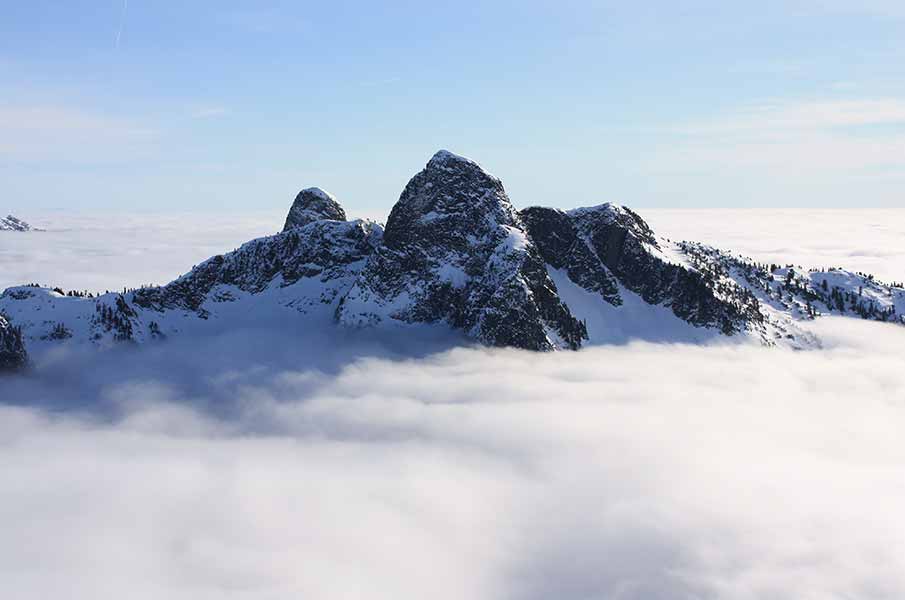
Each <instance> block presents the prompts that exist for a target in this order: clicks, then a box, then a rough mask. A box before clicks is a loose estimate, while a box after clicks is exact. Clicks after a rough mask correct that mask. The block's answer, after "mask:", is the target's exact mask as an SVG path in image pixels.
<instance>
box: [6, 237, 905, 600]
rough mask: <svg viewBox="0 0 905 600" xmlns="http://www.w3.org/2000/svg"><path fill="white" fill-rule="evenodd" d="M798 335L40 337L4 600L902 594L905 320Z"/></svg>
mask: <svg viewBox="0 0 905 600" xmlns="http://www.w3.org/2000/svg"><path fill="white" fill-rule="evenodd" d="M728 229H731V228H728ZM735 229H736V232H735V233H733V234H732V235H734V236H735V238H736V239H741V238H742V237H743V236H742V235H741V234H739V233H738V232H737V231H739V230H741V229H742V228H741V227H735ZM149 230H150V231H153V228H150V229H149ZM234 233H238V232H234ZM262 233H266V232H262ZM843 233H844V232H839V235H842V234H843ZM756 234H757V232H753V233H751V234H749V238H748V239H749V240H751V243H756V241H757V238H758V236H757V235H756ZM198 235H199V236H201V239H211V238H205V236H208V235H214V234H211V232H210V231H208V232H203V230H202V232H199V234H198ZM136 236H137V237H142V238H143V239H142V241H141V244H145V245H151V244H152V243H153V240H149V239H148V237H147V235H145V234H136ZM222 237H223V238H224V239H223V241H224V242H228V241H229V240H227V239H226V237H227V236H225V235H224V236H222ZM101 239H103V237H102V236H100V237H99V238H98V240H101ZM236 241H237V242H238V241H240V240H236ZM230 243H233V242H230ZM834 243H835V240H834ZM98 244H99V245H100V244H101V242H98ZM839 246H840V247H842V246H844V244H842V243H841V242H840V243H839ZM847 247H848V248H856V247H860V246H858V245H857V244H853V245H852V246H847ZM865 247H866V246H865ZM224 249H229V248H228V247H227V248H224ZM107 250H108V251H109V252H110V253H111V254H114V255H117V256H119V254H120V253H121V252H122V251H123V250H122V249H121V248H111V247H108V248H107ZM879 250H882V251H885V252H890V253H895V252H899V251H901V250H900V249H898V248H893V247H882V248H879ZM810 252H813V251H812V250H808V249H807V248H806V247H805V245H803V246H802V248H801V254H802V255H807V254H808V253H810ZM831 258H835V259H836V260H837V261H840V262H841V261H842V258H844V257H842V256H836V257H831ZM119 260H120V259H119V258H117V259H115V260H113V261H111V262H110V263H108V264H114V265H116V264H120V263H119V262H117V261H119ZM85 264H88V263H85ZM123 264H125V263H123ZM98 265H99V266H98V270H99V271H101V270H102V266H103V265H102V263H98ZM852 266H854V267H856V268H857V267H858V265H852ZM893 267H895V265H891V266H890V267H889V268H890V270H894V269H893ZM62 273H63V269H62V267H61V268H60V274H62ZM115 274H117V275H126V273H125V272H123V273H115ZM109 275H110V273H109V272H106V273H104V274H101V275H98V277H99V278H100V277H103V276H109ZM815 327H816V328H817V333H818V334H820V335H821V336H822V337H823V339H824V341H825V342H826V343H825V346H826V348H825V349H824V350H821V351H814V352H792V351H785V350H767V349H761V348H755V347H749V346H725V345H723V346H718V347H700V346H682V345H669V344H641V343H638V344H628V345H621V346H611V347H600V348H590V349H586V350H583V351H581V352H578V353H571V352H563V353H555V354H534V353H529V352H521V351H514V350H488V349H482V348H473V347H472V348H469V347H452V348H451V347H450V345H449V343H448V340H446V339H445V338H443V337H442V336H432V335H430V334H427V333H424V334H419V335H405V336H404V337H389V336H388V337H383V336H381V337H375V336H371V337H366V336H364V335H357V334H354V333H337V332H336V331H335V330H327V331H319V330H316V329H315V330H311V331H307V332H302V333H299V332H292V333H290V332H279V331H272V330H269V331H255V330H244V331H234V332H230V333H227V334H223V335H220V336H217V337H211V338H207V339H202V340H196V341H191V342H190V341H187V340H177V339H172V340H170V341H168V342H167V343H166V344H160V345H156V346H151V347H148V348H145V349H134V350H126V351H119V352H106V353H90V354H85V353H72V352H67V351H60V352H55V353H51V354H48V355H45V356H43V357H41V358H40V360H39V364H38V365H36V369H35V371H34V372H33V373H31V374H29V375H28V376H25V377H17V378H8V379H5V380H2V381H0V398H2V399H3V402H2V403H0V473H2V474H3V476H2V477H0V522H2V523H3V535H2V536H0V597H4V598H7V597H8V598H16V599H25V600H31V599H44V598H53V597H65V598H71V599H96V598H135V599H139V600H141V599H152V598H153V599H157V598H162V597H165V598H173V599H177V600H179V599H183V598H185V599H189V598H190V599H192V600H196V599H206V598H240V599H245V598H248V599H252V598H253V599H255V600H259V599H283V598H318V599H334V598H335V599H340V598H342V599H345V598H362V597H366V598H388V599H389V598H393V599H398V598H425V597H429V598H437V599H444V598H456V599H459V598H474V599H518V600H521V599H531V600H534V599H542V598H543V599H547V598H570V599H572V598H582V599H583V598H615V599H622V598H626V599H627V598H630V599H670V600H672V599H677V600H678V599H683V600H684V599H689V598H721V599H722V598H726V599H739V600H748V599H755V598H757V599H760V598H771V599H781V600H782V599H790V600H791V599H796V600H800V599H811V598H813V599H825V598H901V597H905V512H903V511H902V510H901V507H902V506H903V503H905V468H903V465H905V443H903V438H902V431H905V371H903V369H902V368H901V365H902V356H903V350H905V328H898V327H895V326H891V325H885V324H876V323H865V322H860V321H854V320H848V319H843V318H826V319H823V320H821V321H819V322H818V323H817V324H816V325H815Z"/></svg>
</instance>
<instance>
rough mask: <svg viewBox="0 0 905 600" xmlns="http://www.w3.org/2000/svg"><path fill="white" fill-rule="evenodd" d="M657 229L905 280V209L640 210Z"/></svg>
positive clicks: (774, 257) (751, 252)
mask: <svg viewBox="0 0 905 600" xmlns="http://www.w3.org/2000/svg"><path fill="white" fill-rule="evenodd" d="M639 213H640V214H641V216H642V217H644V219H645V220H646V221H647V222H648V223H649V224H650V226H651V227H652V228H653V229H654V231H656V232H657V233H658V234H660V235H663V236H667V237H670V238H672V239H675V240H699V241H704V242H706V243H708V244H711V245H713V246H716V247H718V248H723V249H726V250H731V251H733V252H739V253H742V254H744V255H746V256H750V257H752V258H755V259H756V260H759V261H763V262H774V263H777V264H786V263H792V264H795V265H800V266H802V267H804V268H809V267H833V266H837V267H845V268H848V269H853V270H857V271H863V272H865V273H872V274H874V275H875V276H877V277H878V278H880V279H882V280H885V281H905V209H870V210H867V209H820V210H817V209H800V208H793V209H773V208H770V209H766V208H757V209H640V210H639Z"/></svg>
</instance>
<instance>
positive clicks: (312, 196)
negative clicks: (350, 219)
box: [283, 187, 346, 231]
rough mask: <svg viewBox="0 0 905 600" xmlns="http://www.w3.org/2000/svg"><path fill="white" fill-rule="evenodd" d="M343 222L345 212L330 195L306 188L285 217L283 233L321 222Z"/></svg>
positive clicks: (318, 189)
mask: <svg viewBox="0 0 905 600" xmlns="http://www.w3.org/2000/svg"><path fill="white" fill-rule="evenodd" d="M325 219H326V220H330V221H345V220H346V211H344V210H343V207H342V206H340V205H339V202H337V201H336V198H334V197H333V196H332V195H330V194H328V193H327V192H325V191H324V190H322V189H320V188H316V187H313V188H308V189H306V190H302V191H301V192H299V194H298V196H296V197H295V202H293V203H292V207H291V208H290V209H289V214H288V215H287V216H286V224H285V225H284V226H283V231H288V230H289V229H292V228H293V227H303V226H305V225H307V224H308V223H313V222H314V221H321V220H325Z"/></svg>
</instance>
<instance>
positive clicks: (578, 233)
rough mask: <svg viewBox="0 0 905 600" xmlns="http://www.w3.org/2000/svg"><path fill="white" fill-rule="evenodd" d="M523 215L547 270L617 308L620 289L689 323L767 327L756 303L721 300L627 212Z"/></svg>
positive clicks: (733, 328)
mask: <svg viewBox="0 0 905 600" xmlns="http://www.w3.org/2000/svg"><path fill="white" fill-rule="evenodd" d="M521 214H522V216H523V218H524V220H525V222H526V223H528V232H529V234H530V235H531V237H532V239H534V240H535V241H536V242H537V245H538V247H539V248H540V250H541V253H542V254H543V256H544V259H545V260H546V261H547V263H548V264H550V265H551V266H553V267H554V268H558V269H565V271H566V273H567V274H568V276H569V279H571V280H572V281H573V282H574V283H576V284H577V285H579V286H581V287H582V288H584V289H586V290H588V291H590V292H595V293H597V294H599V295H600V297H601V298H602V299H603V300H604V301H606V302H609V303H610V304H613V305H617V306H618V305H620V304H621V303H622V297H621V295H620V293H619V285H620V284H621V286H622V287H624V288H625V289H627V290H630V291H631V292H634V293H635V294H638V295H639V296H641V298H642V299H643V300H644V301H645V302H647V303H648V304H652V305H663V306H667V307H669V308H671V309H672V311H673V313H675V315H676V316H677V317H679V318H680V319H682V320H684V321H687V322H689V323H692V324H694V325H697V326H700V327H716V328H718V329H720V330H721V331H722V332H723V333H725V334H727V335H731V334H734V333H739V332H741V331H744V330H745V329H746V328H747V327H748V326H749V325H750V324H751V323H758V322H759V321H760V313H759V312H758V310H757V303H756V301H755V300H754V299H753V298H752V297H750V296H749V295H747V294H744V293H739V294H737V295H733V296H732V297H721V296H718V295H717V293H716V291H715V290H714V289H713V287H712V285H710V283H711V282H708V281H707V278H706V276H705V275H703V274H701V273H700V272H697V271H695V270H692V269H690V268H688V267H686V266H684V265H680V264H676V263H675V262H674V261H671V260H669V259H668V258H667V257H666V256H665V255H664V254H663V252H662V250H661V248H660V245H659V243H658V242H657V239H656V236H655V235H654V232H653V231H652V230H651V228H650V227H649V226H648V225H647V223H645V222H644V220H643V219H642V218H641V217H640V216H638V215H637V214H636V213H635V212H633V211H632V210H630V209H628V208H625V207H622V206H615V205H612V204H603V205H600V206H595V207H592V208H578V209H575V210H571V211H568V212H563V211H559V210H555V209H551V208H541V207H532V208H527V209H525V210H524V211H522V213H521Z"/></svg>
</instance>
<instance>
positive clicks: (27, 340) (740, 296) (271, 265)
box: [0, 151, 905, 362]
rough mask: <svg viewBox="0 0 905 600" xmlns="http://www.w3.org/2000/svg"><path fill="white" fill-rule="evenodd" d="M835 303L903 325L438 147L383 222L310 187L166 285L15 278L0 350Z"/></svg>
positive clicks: (474, 326)
mask: <svg viewBox="0 0 905 600" xmlns="http://www.w3.org/2000/svg"><path fill="white" fill-rule="evenodd" d="M829 313H836V314H842V315H848V316H857V317H859V318H863V319H871V320H878V321H888V322H894V323H898V324H905V317H903V315H905V289H903V288H902V286H901V285H888V284H883V283H880V282H878V281H875V280H874V278H873V277H871V276H869V275H865V274H859V273H851V272H848V271H845V270H842V269H838V268H833V269H823V270H810V271H808V270H804V269H801V268H799V267H793V266H791V265H782V266H780V265H761V264H757V263H755V262H754V261H751V260H749V259H746V258H744V257H740V256H735V255H732V254H730V253H727V252H724V251H720V250H717V249H714V248H711V247H709V246H706V245H704V244H701V243H696V242H685V241H683V242H673V241H670V240H667V239H665V238H663V237H658V236H657V235H656V234H655V232H654V231H652V230H651V228H650V227H649V226H648V225H647V223H645V222H644V220H643V219H642V218H641V217H640V216H639V215H638V214H637V213H635V212H633V211H632V210H630V209H628V208H625V207H621V206H616V205H612V204H603V205H600V206H596V207H591V208H577V209H574V210H569V211H562V210H558V209H553V208H543V207H531V208H527V209H524V210H522V211H517V210H516V209H515V208H514V207H513V205H512V203H511V202H510V200H509V198H508V196H507V195H506V192H505V190H504V188H503V185H502V183H501V182H500V180H499V179H497V178H496V177H494V176H493V175H490V174H489V173H487V172H486V171H485V170H484V169H482V168H481V167H480V166H479V165H478V164H477V163H475V162H473V161H471V160H468V159H466V158H463V157H461V156H457V155H455V154H452V153H450V152H446V151H440V152H438V153H437V154H436V155H434V157H433V158H431V160H430V161H429V162H428V163H427V165H426V166H425V168H424V169H423V170H422V171H421V172H419V173H418V174H416V175H415V176H414V177H413V178H412V180H411V181H410V182H409V183H408V185H407V186H406V188H405V190H404V191H403V192H402V195H401V197H400V198H399V201H398V202H397V203H396V205H395V206H394V207H393V209H392V212H391V213H390V216H389V219H388V221H387V224H386V229H384V228H383V227H382V226H381V225H380V224H378V223H375V222H372V221H367V220H353V221H348V220H347V219H346V213H345V211H344V210H343V209H342V207H341V206H340V205H339V203H338V202H337V201H336V200H335V198H333V197H332V196H331V195H330V194H328V193H326V192H324V191H323V190H320V189H318V188H310V189H306V190H303V191H302V192H300V193H299V195H298V196H297V197H296V199H295V202H294V203H293V205H292V207H291V209H290V211H289V215H288V216H287V219H286V223H285V226H284V229H283V231H281V232H280V233H278V234H276V235H273V236H269V237H264V238H260V239H256V240H252V241H250V242H248V243H246V244H244V245H243V246H242V247H240V248H239V249H237V250H235V251H234V252H230V253H228V254H223V255H218V256H215V257H213V258H211V259H209V260H207V261H205V262H204V263H202V264H200V265H198V266H197V267H195V268H193V269H192V270H191V271H190V272H189V273H187V274H185V275H183V276H182V277H180V278H179V279H177V280H175V281H173V282H172V283H169V284H167V285H165V286H162V287H154V288H144V289H139V290H132V291H127V292H125V293H122V294H105V295H101V296H97V297H94V296H91V295H84V294H80V293H73V292H69V293H65V292H63V290H59V289H47V288H40V287H32V286H24V287H14V288H9V289H7V290H6V291H5V292H4V293H3V294H2V296H0V314H2V315H3V320H2V322H0V323H2V328H0V362H2V357H8V356H20V355H22V356H24V353H22V352H20V350H21V346H22V345H23V342H24V345H25V346H27V347H28V349H29V350H30V351H35V350H37V351H40V350H43V349H46V348H48V347H51V346H53V345H56V344H88V345H95V346H103V347H106V346H113V345H116V344H117V343H121V342H125V341H131V342H138V343H142V342H148V341H152V340H163V339H165V338H167V337H169V336H191V335H204V334H206V333H210V332H215V331H218V330H223V329H228V328H234V327H240V326H247V325H255V326H269V325H272V326H275V327H285V326H287V324H293V325H294V326H295V325H299V324H302V323H304V324H306V325H305V326H308V325H311V326H314V325H318V326H320V325H329V326H336V327H346V328H362V327H367V328H372V327H402V328H405V327H415V326H425V325H434V326H441V327H447V328H451V329H454V330H459V331H460V332H462V333H464V334H465V335H466V336H468V337H470V338H471V339H473V340H475V341H476V342H478V343H481V344H486V345H491V346H513V347H518V348H525V349H530V350H552V349H560V348H562V349H577V348H580V347H582V346H584V345H587V344H598V343H611V342H623V341H627V340H630V339H645V340H652V341H678V342H702V341H706V340H709V339H714V338H730V339H737V340H755V341H757V342H759V343H762V344H764V345H786V346H791V347H795V348H810V347H816V346H818V345H819V343H820V342H819V340H818V339H816V338H815V337H814V335H813V334H811V333H810V332H808V330H807V328H805V327H802V326H801V325H802V324H803V323H804V322H806V321H808V320H811V319H814V318H817V317H819V316H820V315H823V314H829ZM13 325H15V327H13ZM20 331H21V333H20ZM4 349H5V350H4ZM4 352H5V354H4Z"/></svg>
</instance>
